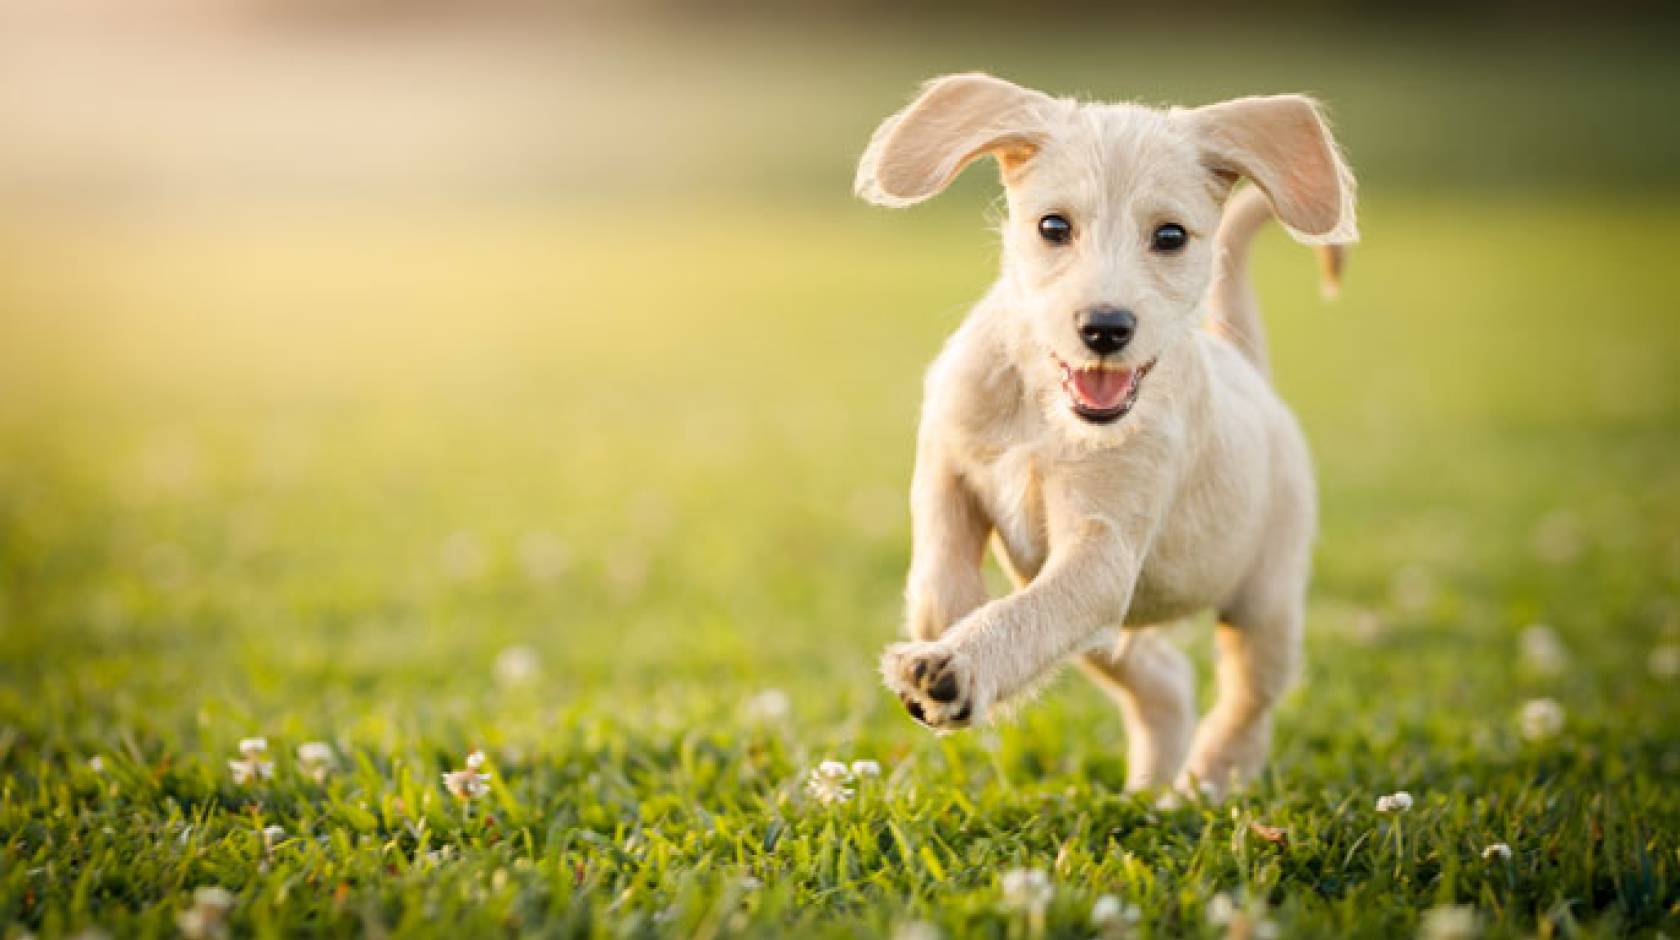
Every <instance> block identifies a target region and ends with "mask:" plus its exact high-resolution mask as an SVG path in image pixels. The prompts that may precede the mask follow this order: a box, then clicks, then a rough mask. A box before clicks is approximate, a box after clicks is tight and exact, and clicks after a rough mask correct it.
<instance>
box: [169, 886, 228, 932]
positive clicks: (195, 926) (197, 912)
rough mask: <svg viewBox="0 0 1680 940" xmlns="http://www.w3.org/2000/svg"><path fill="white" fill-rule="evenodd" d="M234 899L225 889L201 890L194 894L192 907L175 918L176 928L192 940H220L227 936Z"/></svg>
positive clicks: (211, 888)
mask: <svg viewBox="0 0 1680 940" xmlns="http://www.w3.org/2000/svg"><path fill="white" fill-rule="evenodd" d="M233 904H234V897H233V895H232V894H231V893H230V892H229V891H227V889H225V888H216V887H207V888H199V889H198V890H196V891H194V892H193V904H192V907H189V908H187V909H186V910H184V911H182V912H181V913H180V914H178V915H176V917H175V924H176V926H178V927H180V928H181V933H182V934H184V935H185V936H187V937H188V938H190V940H220V938H222V937H226V936H227V915H228V912H229V911H231V910H233Z"/></svg>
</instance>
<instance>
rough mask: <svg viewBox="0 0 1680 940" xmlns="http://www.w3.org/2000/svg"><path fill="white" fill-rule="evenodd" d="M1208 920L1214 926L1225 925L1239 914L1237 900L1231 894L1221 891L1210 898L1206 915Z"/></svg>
mask: <svg viewBox="0 0 1680 940" xmlns="http://www.w3.org/2000/svg"><path fill="white" fill-rule="evenodd" d="M1203 916H1205V917H1206V918H1207V922H1208V923H1209V924H1211V925H1212V926H1214V927H1224V926H1225V925H1227V924H1229V923H1230V922H1231V918H1233V917H1236V916H1237V902H1236V901H1233V900H1232V899H1231V896H1230V895H1229V894H1226V893H1225V892H1223V891H1221V892H1219V893H1218V894H1215V895H1214V896H1213V897H1211V898H1208V904H1207V911H1206V912H1205V913H1204V915H1203Z"/></svg>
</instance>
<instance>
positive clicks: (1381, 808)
mask: <svg viewBox="0 0 1680 940" xmlns="http://www.w3.org/2000/svg"><path fill="white" fill-rule="evenodd" d="M1411 808H1412V795H1411V794H1410V793H1407V792H1406V791H1405V790H1396V791H1394V792H1393V793H1390V794H1388V795H1387V796H1379V797H1377V812H1379V813H1404V812H1406V811H1407V810H1409V809H1411Z"/></svg>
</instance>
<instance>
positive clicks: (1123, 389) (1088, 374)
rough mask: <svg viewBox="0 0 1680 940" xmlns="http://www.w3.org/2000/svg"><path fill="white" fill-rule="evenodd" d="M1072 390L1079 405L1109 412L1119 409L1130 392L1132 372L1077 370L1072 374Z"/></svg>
mask: <svg viewBox="0 0 1680 940" xmlns="http://www.w3.org/2000/svg"><path fill="white" fill-rule="evenodd" d="M1073 390H1074V393H1075V394H1077V395H1078V396H1079V403H1080V404H1082V405H1084V406H1085V407H1087V408H1092V409H1095V410H1097V411H1111V410H1113V409H1115V408H1118V407H1120V403H1121V402H1123V401H1125V400H1126V396H1127V395H1128V394H1130V393H1131V391H1132V371H1131V370H1130V369H1128V370H1126V371H1125V372H1105V371H1103V370H1101V369H1079V370H1077V371H1075V372H1074V373H1073Z"/></svg>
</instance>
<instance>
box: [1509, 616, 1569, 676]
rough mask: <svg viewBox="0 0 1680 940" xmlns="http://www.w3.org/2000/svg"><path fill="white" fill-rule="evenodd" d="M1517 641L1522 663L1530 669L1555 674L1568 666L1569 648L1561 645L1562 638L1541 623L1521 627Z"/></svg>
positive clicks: (1543, 673)
mask: <svg viewBox="0 0 1680 940" xmlns="http://www.w3.org/2000/svg"><path fill="white" fill-rule="evenodd" d="M1517 642H1518V645H1519V646H1520V647H1521V649H1522V659H1523V663H1524V664H1525V665H1527V666H1528V668H1529V669H1530V670H1531V671H1533V672H1535V673H1537V674H1539V675H1542V676H1556V675H1561V674H1562V673H1563V671H1564V670H1565V669H1567V668H1569V648H1568V647H1566V646H1564V645H1563V639H1562V638H1561V637H1559V636H1558V633H1557V631H1556V630H1553V629H1552V628H1551V627H1548V626H1546V625H1545V624H1543V623H1533V624H1529V625H1528V626H1526V627H1524V628H1523V631H1522V633H1521V635H1520V636H1519V637H1518V641H1517Z"/></svg>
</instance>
